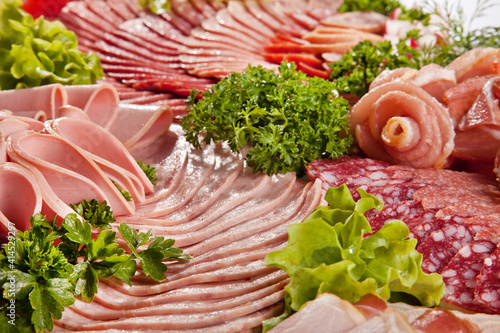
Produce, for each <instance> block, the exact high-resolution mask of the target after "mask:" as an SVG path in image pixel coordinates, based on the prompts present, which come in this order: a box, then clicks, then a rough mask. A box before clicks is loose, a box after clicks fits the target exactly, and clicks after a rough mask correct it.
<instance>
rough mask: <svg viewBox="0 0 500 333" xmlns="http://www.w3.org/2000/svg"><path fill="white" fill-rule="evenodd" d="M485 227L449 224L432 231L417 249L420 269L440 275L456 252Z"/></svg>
mask: <svg viewBox="0 0 500 333" xmlns="http://www.w3.org/2000/svg"><path fill="white" fill-rule="evenodd" d="M484 227H485V226H484V225H480V224H466V225H463V224H451V225H447V226H445V227H444V228H443V229H439V230H435V231H433V232H432V233H431V234H430V235H429V237H427V238H426V239H425V241H423V242H422V243H421V244H420V245H419V246H418V247H417V251H418V252H420V253H422V255H423V257H424V258H423V261H422V269H423V270H424V272H426V273H434V272H437V273H440V272H441V270H442V269H443V268H444V267H446V265H447V264H448V262H449V261H450V260H451V258H453V256H454V255H455V254H457V252H458V251H459V250H460V249H461V248H462V247H464V246H465V244H467V243H469V242H470V241H472V240H473V239H474V235H475V234H476V233H477V232H478V231H479V230H481V229H483V228H484Z"/></svg>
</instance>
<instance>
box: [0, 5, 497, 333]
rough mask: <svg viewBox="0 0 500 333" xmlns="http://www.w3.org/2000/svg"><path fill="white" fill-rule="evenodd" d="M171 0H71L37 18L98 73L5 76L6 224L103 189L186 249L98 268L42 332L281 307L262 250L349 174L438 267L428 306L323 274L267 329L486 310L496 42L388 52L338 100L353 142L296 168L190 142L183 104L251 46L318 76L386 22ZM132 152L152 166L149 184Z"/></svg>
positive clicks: (300, 8)
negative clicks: (255, 168) (258, 163)
mask: <svg viewBox="0 0 500 333" xmlns="http://www.w3.org/2000/svg"><path fill="white" fill-rule="evenodd" d="M170 4H171V7H170V9H168V10H166V11H163V12H162V13H160V14H153V13H151V12H150V11H148V10H145V9H143V8H141V7H140V6H139V2H138V1H136V0H75V1H69V2H68V3H67V4H66V6H65V7H64V8H62V10H61V11H60V12H59V13H58V14H56V15H54V17H52V18H51V19H54V20H59V21H61V22H62V23H64V25H65V26H66V27H67V28H68V29H70V30H72V31H74V32H75V34H76V35H77V37H78V43H79V44H78V46H79V49H80V50H81V51H83V52H93V53H95V54H96V55H97V56H98V57H99V59H100V61H101V64H102V68H103V70H104V73H105V76H106V77H105V78H103V79H102V80H99V82H98V83H97V84H95V85H77V86H63V85H61V84H50V85H45V86H40V87H36V88H27V89H17V90H5V91H0V110H2V111H0V178H1V179H2V180H1V182H0V183H1V186H0V189H1V192H2V197H1V200H0V201H1V202H0V221H1V223H0V232H1V234H2V237H3V238H2V240H3V241H6V236H7V235H9V232H10V228H9V226H11V224H12V223H14V224H15V227H16V228H17V229H18V230H21V231H24V230H27V229H28V228H29V227H30V225H29V218H30V216H32V215H34V214H35V213H37V212H41V213H42V214H44V215H46V216H48V217H49V218H51V217H53V216H59V217H63V216H66V215H67V214H69V213H71V212H74V211H73V210H72V209H71V208H70V206H69V205H70V204H71V203H74V202H78V201H81V200H82V199H88V200H90V199H97V200H98V201H103V200H105V201H107V202H108V204H109V205H110V207H111V209H112V210H113V212H114V215H115V217H116V222H113V223H112V224H111V225H112V228H113V230H117V228H118V226H119V225H120V223H122V222H125V223H127V224H128V225H129V226H131V227H133V228H135V229H136V230H139V231H145V230H151V231H152V232H153V233H154V234H155V235H158V236H163V237H165V238H171V239H174V240H175V244H176V246H178V247H180V248H182V249H183V251H185V252H186V253H188V254H189V255H190V256H192V259H191V260H190V261H178V262H172V263H170V264H169V266H168V271H167V273H166V279H165V280H163V281H161V282H155V281H152V280H151V278H150V277H148V276H146V274H144V272H143V271H142V270H140V269H138V271H137V273H136V274H135V276H134V278H133V279H132V283H131V285H128V284H126V283H124V282H123V281H122V280H119V279H117V278H113V277H111V278H107V279H102V280H100V281H99V282H98V292H97V294H96V297H95V299H94V301H93V302H92V303H87V302H85V301H83V300H81V299H79V298H77V299H76V300H75V304H74V306H72V307H67V308H66V309H65V310H64V312H63V313H62V317H61V318H59V319H58V320H55V321H54V327H53V331H54V332H73V331H92V332H97V331H122V332H137V331H150V332H179V331H190V332H251V331H256V330H259V329H260V328H261V327H262V323H263V322H264V321H265V320H269V319H271V318H274V317H276V316H279V315H281V314H282V313H283V311H284V310H285V309H284V307H285V306H284V301H283V300H284V297H285V294H286V292H285V287H286V286H287V284H288V283H289V281H290V277H289V276H288V275H287V274H286V272H284V271H283V270H280V269H278V268H276V267H271V266H268V265H266V264H265V262H264V260H265V258H266V256H267V255H268V254H269V253H271V252H273V251H279V250H282V249H283V248H284V247H285V246H286V244H287V240H288V234H287V227H288V226H289V225H291V224H294V223H301V222H302V221H304V220H305V219H306V218H307V217H308V216H309V215H310V214H311V213H312V212H313V211H314V210H315V209H316V208H317V207H318V206H320V205H322V204H324V200H323V197H324V195H325V192H326V191H327V190H328V189H329V188H331V187H338V186H340V185H342V184H345V185H346V186H347V188H348V190H349V191H350V192H351V194H352V196H353V197H354V198H356V199H358V198H359V192H358V191H357V189H363V190H364V191H366V192H367V193H370V194H372V195H374V196H376V197H378V198H379V199H381V200H382V201H383V203H384V207H383V208H382V209H381V210H380V211H375V210H370V211H368V212H367V213H366V218H367V220H368V222H369V224H370V226H371V228H372V232H373V233H375V232H377V231H379V230H380V229H382V228H383V227H384V225H386V224H387V222H389V221H392V220H395V219H398V220H402V221H404V223H405V224H406V225H407V227H408V230H409V234H410V238H413V239H415V240H416V249H417V250H418V252H420V253H421V254H422V263H421V266H422V269H423V271H424V272H425V273H428V274H432V273H439V274H440V275H441V276H442V279H443V282H444V284H445V286H446V287H445V291H444V296H443V298H442V299H441V302H440V304H439V307H436V308H434V309H433V310H430V309H427V308H424V307H421V306H415V307H413V306H406V305H403V304H400V303H397V304H389V303H387V302H385V301H383V300H381V299H379V298H375V297H371V296H373V295H371V296H370V295H369V296H367V297H364V298H362V299H361V300H360V301H359V302H358V303H356V304H354V305H352V304H351V303H349V302H346V301H343V300H341V299H340V298H338V297H337V296H334V295H331V294H325V295H320V296H318V297H317V298H316V300H314V301H311V302H309V303H307V305H306V306H304V307H303V308H302V309H301V310H300V311H298V312H297V313H296V314H294V315H293V316H291V317H290V319H287V320H285V321H283V322H282V323H281V324H279V325H277V326H276V327H275V328H274V329H273V330H272V331H273V332H274V331H276V332H279V331H286V332H292V331H297V330H301V329H303V328H309V329H311V327H315V329H314V331H315V332H321V329H322V328H325V327H329V326H330V325H335V326H338V327H339V332H340V331H341V330H342V329H344V331H352V332H368V331H370V332H375V328H378V329H379V331H380V332H385V331H387V328H388V327H392V326H393V325H396V327H398V328H400V330H401V331H405V332H418V331H426V329H428V328H429V327H437V326H436V325H444V326H443V327H446V328H443V330H445V329H447V330H450V331H459V330H460V331H461V332H479V331H484V332H487V331H491V332H494V331H495V330H497V329H498V327H499V325H500V323H499V320H500V318H499V316H498V315H499V314H500V277H499V276H498V271H499V269H500V268H499V267H500V261H499V260H500V249H498V243H499V241H500V232H499V228H498V225H497V224H498V223H499V221H500V205H499V200H500V189H499V187H498V182H497V180H496V177H500V171H499V170H500V149H499V147H500V135H499V134H500V127H499V126H500V125H499V124H500V118H498V117H500V116H498V115H499V114H500V109H499V108H500V106H499V102H498V100H499V99H500V50H499V49H497V48H493V47H478V48H475V49H472V50H471V51H469V52H468V53H465V54H464V55H462V56H460V57H459V58H457V59H456V60H454V61H453V62H452V63H450V64H449V65H447V66H444V67H443V66H440V65H437V64H430V65H427V66H424V67H422V68H421V69H418V70H417V69H413V68H398V69H393V70H387V71H384V72H383V73H382V74H380V75H379V76H378V77H376V78H375V80H374V81H373V82H372V83H371V85H370V88H369V91H368V93H366V94H365V95H364V96H363V97H361V98H360V99H359V100H358V99H353V100H351V102H352V105H351V109H350V113H349V120H350V130H351V134H352V135H353V136H354V137H355V140H356V145H357V147H359V148H360V150H358V151H359V154H357V155H353V156H342V157H339V158H337V159H335V160H331V159H322V160H316V161H312V162H311V163H309V164H308V165H307V167H306V172H307V177H303V178H297V177H296V174H295V173H292V172H288V173H286V174H276V175H265V174H261V173H253V172H252V171H251V169H250V168H249V167H248V166H247V164H246V162H245V160H244V156H242V154H237V153H234V152H233V151H232V150H231V149H230V148H229V146H228V145H227V144H226V143H212V144H204V145H203V149H195V148H194V147H193V146H192V145H191V144H189V143H188V142H187V141H186V138H185V135H184V132H183V130H182V128H181V126H180V125H179V124H178V122H179V121H180V120H181V119H182V118H183V117H184V116H185V115H186V114H187V113H188V112H189V110H188V109H187V108H186V99H187V98H188V97H189V96H190V94H191V91H192V90H193V89H196V90H197V91H199V92H202V91H208V90H210V88H211V87H212V86H213V85H214V84H215V83H217V82H219V81H220V80H222V79H223V78H225V77H227V76H228V75H229V74H230V73H232V72H237V73H242V72H244V71H245V69H246V68H247V67H248V65H249V64H250V65H253V66H262V67H264V68H266V69H269V70H277V69H278V68H279V66H280V63H281V62H282V61H289V62H294V63H295V64H296V65H297V69H298V70H300V71H302V72H304V73H306V74H307V75H309V76H318V77H321V78H325V79H328V78H329V77H330V73H331V67H330V64H331V63H333V62H335V61H338V60H340V59H341V57H342V54H343V53H344V52H346V51H349V50H350V49H351V48H352V47H354V46H355V45H357V44H358V43H359V42H361V41H366V40H368V41H370V42H372V43H375V42H379V41H383V40H386V39H388V38H389V37H390V36H387V35H385V36H384V33H385V32H387V30H386V28H387V27H389V26H390V25H391V24H393V23H394V22H391V19H390V18H389V17H387V16H385V15H382V14H378V13H375V12H368V11H365V12H357V11H356V12H349V13H339V12H338V9H339V7H340V6H341V5H342V1H320V0H317V1H313V0H310V1H306V0H303V1H302V0H294V1H281V0H270V1H265V0H262V1H261V0H244V1H235V0H231V1H216V0H190V1H184V0H170ZM26 96H29V98H26ZM497 118H498V120H497ZM135 161H143V162H144V163H147V164H150V165H153V166H155V167H156V168H157V177H158V179H157V181H156V183H155V184H153V183H152V182H151V181H150V180H148V178H147V177H146V175H145V174H144V172H143V171H142V170H141V168H140V167H139V166H138V164H137V163H135ZM116 184H118V185H119V187H117V186H116ZM119 188H121V189H124V190H126V191H127V192H128V193H130V194H131V196H132V200H127V199H125V198H124V197H123V195H122V193H120V190H119ZM12 193H15V198H14V196H13V195H12ZM445 309H446V310H445ZM332 313H335V314H336V315H331V314H332ZM339 313H340V314H339ZM315 325H316V326H315ZM327 325H328V326H327ZM342 325H344V327H343V328H342V327H341V326H342ZM446 325H447V326H446ZM374 327H375V328H374ZM439 327H441V326H439ZM328 331H329V332H331V331H332V330H328Z"/></svg>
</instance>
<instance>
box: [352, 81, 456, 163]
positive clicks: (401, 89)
mask: <svg viewBox="0 0 500 333" xmlns="http://www.w3.org/2000/svg"><path fill="white" fill-rule="evenodd" d="M350 123H351V130H352V133H353V134H354V135H355V136H356V140H357V141H358V143H359V145H360V147H361V149H362V150H363V151H364V152H365V153H366V154H367V155H368V156H369V157H372V158H375V159H379V160H384V161H388V162H390V163H393V164H404V165H409V166H414V167H418V168H425V167H434V168H440V167H443V166H446V164H447V159H448V157H449V156H450V154H451V152H452V149H453V139H454V135H455V133H454V131H453V125H452V121H451V118H450V117H449V115H448V112H447V110H446V109H445V108H444V107H443V106H442V105H441V104H440V103H439V102H438V101H437V100H436V99H435V98H434V97H432V96H431V95H429V94H428V93H427V92H426V91H425V90H423V89H422V88H419V87H417V86H415V85H413V84H410V83H405V82H394V83H386V84H383V85H381V86H379V87H376V88H375V89H373V90H370V91H369V92H368V93H367V94H366V95H364V96H363V97H362V98H361V100H360V101H359V102H357V103H356V104H355V105H354V107H353V108H352V110H351V112H350Z"/></svg>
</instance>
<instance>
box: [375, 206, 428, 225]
mask: <svg viewBox="0 0 500 333" xmlns="http://www.w3.org/2000/svg"><path fill="white" fill-rule="evenodd" d="M423 212H424V210H423V209H422V206H420V203H418V202H416V201H400V202H397V203H394V204H392V205H384V208H382V210H381V211H380V212H378V213H377V214H376V215H375V216H373V217H371V218H368V217H367V218H368V222H370V225H371V227H372V230H373V232H377V231H378V230H380V228H382V227H383V226H384V225H385V224H386V223H387V222H389V221H391V220H396V219H397V220H402V221H404V222H405V223H406V224H408V222H407V220H409V219H412V218H414V217H415V216H418V217H419V216H422V214H423Z"/></svg>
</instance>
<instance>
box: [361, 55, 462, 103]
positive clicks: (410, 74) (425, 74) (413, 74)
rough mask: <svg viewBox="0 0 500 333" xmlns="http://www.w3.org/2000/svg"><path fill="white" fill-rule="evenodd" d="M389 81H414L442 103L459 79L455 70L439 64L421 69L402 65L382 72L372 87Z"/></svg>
mask: <svg viewBox="0 0 500 333" xmlns="http://www.w3.org/2000/svg"><path fill="white" fill-rule="evenodd" d="M388 82H408V83H412V84H414V85H416V86H418V87H420V88H422V89H424V90H425V91H426V92H428V93H429V94H430V95H431V96H432V97H434V98H436V99H437V100H438V101H439V102H441V103H442V102H443V96H444V94H445V92H446V91H447V90H449V89H450V88H453V87H455V86H456V84H457V79H456V77H455V72H454V71H452V70H449V69H446V68H443V67H441V66H439V65H438V64H429V65H426V66H424V67H422V68H421V69H420V70H416V69H413V68H408V67H400V68H397V69H393V70H386V71H384V72H382V73H381V74H380V75H378V76H377V77H376V78H375V79H374V80H373V81H372V83H371V84H370V89H374V88H376V87H378V86H380V85H382V84H384V83H388Z"/></svg>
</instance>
